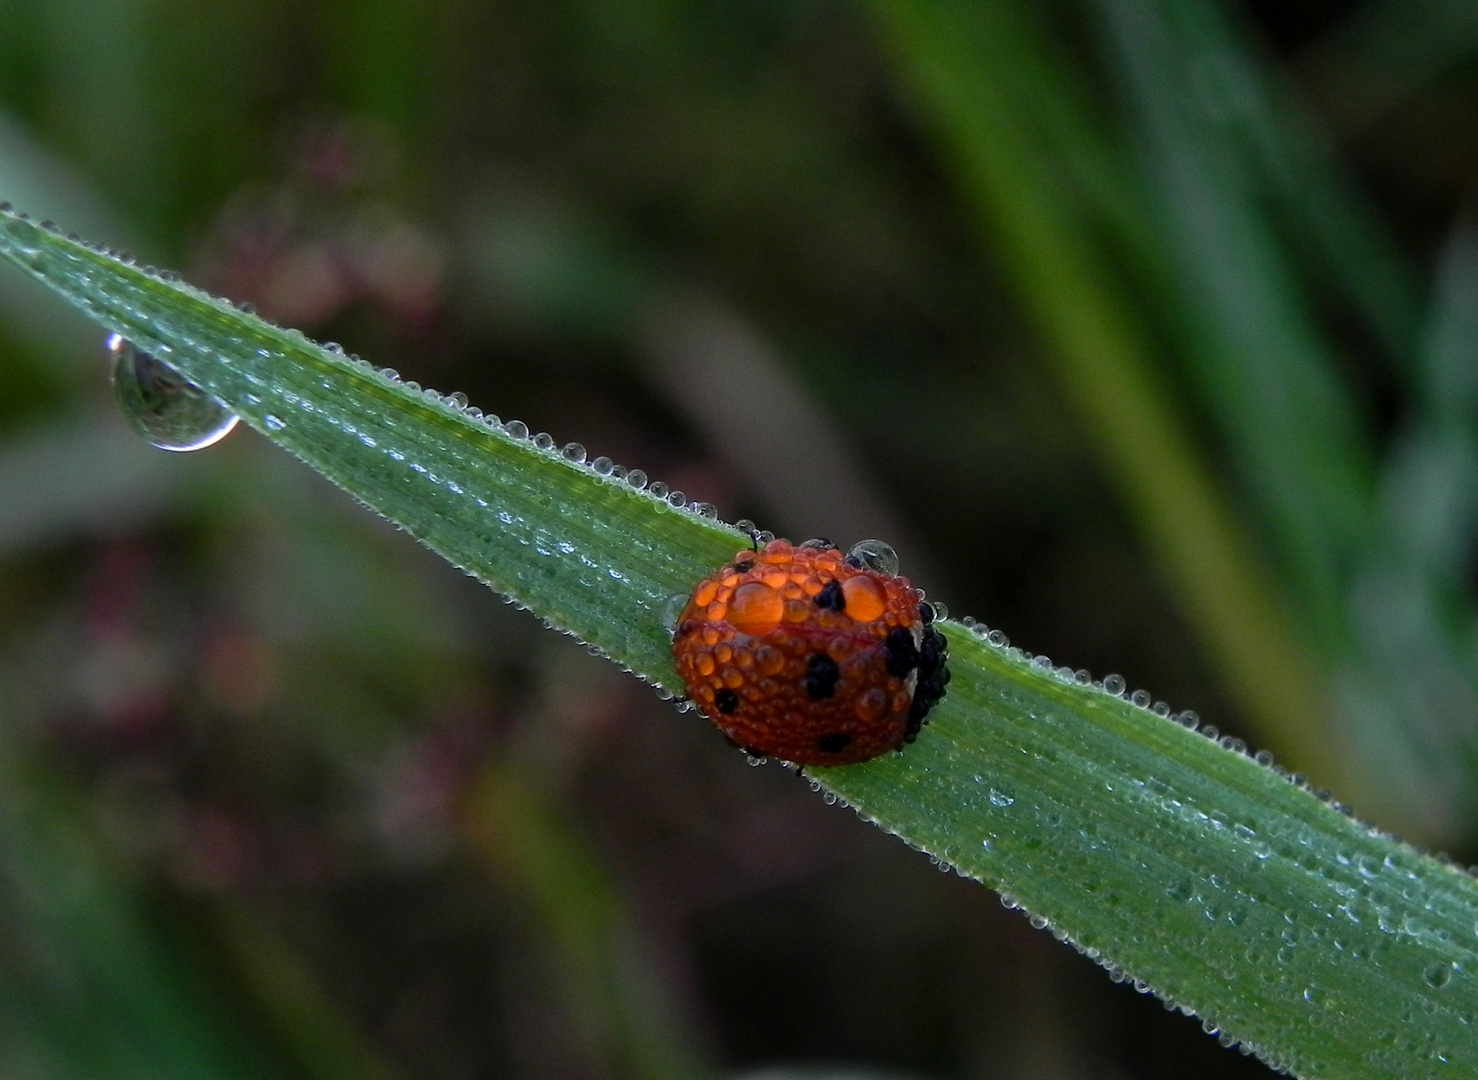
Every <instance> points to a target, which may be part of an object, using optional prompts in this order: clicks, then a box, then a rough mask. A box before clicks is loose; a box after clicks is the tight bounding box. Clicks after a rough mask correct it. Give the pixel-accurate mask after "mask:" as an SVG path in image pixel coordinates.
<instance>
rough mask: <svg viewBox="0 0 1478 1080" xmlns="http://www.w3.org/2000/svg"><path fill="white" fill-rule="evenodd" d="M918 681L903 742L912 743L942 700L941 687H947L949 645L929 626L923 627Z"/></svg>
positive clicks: (942, 692) (942, 690)
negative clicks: (931, 712) (931, 711)
mask: <svg viewBox="0 0 1478 1080" xmlns="http://www.w3.org/2000/svg"><path fill="white" fill-rule="evenodd" d="M918 655H919V665H918V666H919V678H918V682H917V683H915V684H914V690H913V704H911V705H910V706H909V708H908V730H907V731H906V732H905V733H904V735H903V741H904V742H913V741H914V739H915V738H916V737H917V736H918V734H919V729H920V728H921V727H923V726H924V724H925V722H926V721H925V719H924V718H925V717H927V716H928V715H929V710H930V709H932V708H934V706H935V704H936V703H937V702H938V701H939V699H940V698H942V697H944V688H945V687H946V686H948V685H949V667H948V666H947V662H948V660H949V642H948V641H946V640H945V637H944V635H943V634H941V633H940V632H939V631H938V630H936V629H934V627H932V626H926V627H924V639H923V641H922V642H921V643H920V645H919V650H918Z"/></svg>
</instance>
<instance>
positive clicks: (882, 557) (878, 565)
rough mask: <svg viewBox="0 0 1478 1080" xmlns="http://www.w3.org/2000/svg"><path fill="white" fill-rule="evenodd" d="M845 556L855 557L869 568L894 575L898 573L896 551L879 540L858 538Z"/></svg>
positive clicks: (890, 575)
mask: <svg viewBox="0 0 1478 1080" xmlns="http://www.w3.org/2000/svg"><path fill="white" fill-rule="evenodd" d="M847 558H849V559H855V560H857V562H858V563H860V564H861V565H862V566H865V567H867V569H869V570H876V571H877V572H878V573H880V574H887V575H888V576H889V577H894V576H896V575H897V573H898V552H896V551H894V550H893V548H892V546H891V545H889V544H885V543H883V541H881V540H859V541H857V543H855V544H853V545H852V548H851V550H850V551H848V552H847Z"/></svg>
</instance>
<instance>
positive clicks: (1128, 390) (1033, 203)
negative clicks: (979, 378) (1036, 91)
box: [873, 0, 1348, 786]
mask: <svg viewBox="0 0 1478 1080" xmlns="http://www.w3.org/2000/svg"><path fill="white" fill-rule="evenodd" d="M873 10H874V12H875V13H876V15H877V17H878V20H879V22H880V23H881V25H882V27H883V29H884V31H885V32H886V34H887V36H888V38H889V40H890V42H891V44H892V46H893V48H894V49H895V50H896V51H897V53H898V56H899V58H900V60H901V62H902V67H903V70H904V72H905V77H906V79H907V80H908V81H909V83H910V84H911V88H912V90H913V91H914V92H915V93H916V94H917V95H918V97H919V98H920V100H921V102H922V104H923V107H924V109H925V112H926V115H927V122H928V123H931V124H932V125H933V126H934V127H935V128H936V130H937V132H938V134H939V136H940V138H941V141H942V143H943V144H944V146H945V149H946V152H947V154H948V155H949V157H950V158H952V163H953V165H954V167H955V168H956V169H957V171H958V172H959V174H960V179H961V185H962V188H963V190H964V193H965V195H966V197H967V198H968V199H969V200H970V201H971V202H972V203H973V205H974V207H975V209H976V210H977V211H978V213H979V214H980V218H981V224H982V226H983V228H984V231H985V235H986V237H987V239H988V240H989V242H990V243H991V244H992V246H993V248H994V250H995V254H996V260H997V262H998V264H999V265H1000V266H1002V267H1003V268H1004V269H1005V271H1006V272H1007V273H1008V274H1009V275H1011V276H1012V277H1013V278H1014V281H1015V285H1016V288H1017V290H1018V293H1019V295H1020V297H1021V300H1022V303H1023V305H1024V306H1025V309H1026V311H1027V314H1028V315H1029V316H1030V317H1031V318H1032V319H1033V320H1034V321H1035V322H1036V324H1037V327H1038V329H1039V331H1040V333H1041V334H1042V336H1043V339H1044V340H1045V341H1046V343H1047V346H1048V348H1047V353H1048V356H1049V358H1050V359H1051V361H1052V362H1053V363H1054V364H1055V366H1056V371H1057V374H1058V377H1059V379H1060V380H1061V383H1062V385H1063V387H1064V389H1065V390H1066V392H1067V394H1068V396H1069V398H1070V399H1071V401H1072V403H1073V405H1074V406H1075V407H1076V408H1077V410H1078V412H1079V414H1080V415H1081V416H1082V417H1083V419H1084V421H1085V422H1086V423H1087V425H1088V428H1089V431H1090V432H1091V434H1092V436H1093V438H1094V439H1095V441H1096V443H1097V445H1098V447H1099V451H1100V453H1101V454H1102V456H1103V458H1104V461H1105V463H1106V465H1107V468H1108V469H1109V471H1110V472H1111V474H1112V475H1113V476H1114V477H1115V479H1116V480H1117V482H1118V483H1119V485H1120V487H1121V490H1122V491H1123V492H1124V495H1125V498H1126V499H1127V500H1128V503H1129V505H1130V508H1131V509H1132V511H1133V513H1134V515H1135V518H1136V519H1137V520H1138V521H1139V522H1140V525H1141V528H1142V529H1143V532H1144V534H1145V537H1146V539H1147V541H1148V542H1149V543H1150V545H1151V547H1152V548H1153V549H1154V550H1155V552H1156V554H1157V556H1158V558H1159V560H1160V562H1161V564H1162V566H1163V567H1164V570H1165V572H1166V574H1167V576H1168V577H1169V579H1170V581H1171V584H1172V586H1173V587H1174V589H1175V590H1176V592H1177V594H1178V595H1179V597H1180V602H1181V604H1182V606H1183V608H1184V610H1185V611H1186V613H1187V616H1188V617H1189V619H1190V621H1191V623H1192V625H1193V626H1195V627H1196V628H1197V631H1198V632H1199V634H1200V637H1201V640H1202V642H1203V645H1204V647H1205V648H1206V649H1207V651H1208V653H1209V654H1210V657H1211V660H1212V662H1213V663H1214V665H1215V666H1216V667H1217V668H1218V669H1219V671H1220V673H1221V677H1222V679H1223V680H1224V681H1225V683H1226V684H1227V686H1228V687H1229V689H1230V690H1231V691H1232V693H1233V694H1235V695H1236V698H1237V699H1238V701H1239V703H1240V704H1241V706H1242V708H1243V709H1244V710H1245V713H1246V716H1247V719H1248V722H1249V724H1250V725H1251V726H1252V727H1253V728H1254V729H1255V733H1256V737H1257V738H1258V739H1259V740H1261V741H1263V742H1265V743H1267V744H1269V745H1270V746H1272V747H1273V748H1274V749H1275V750H1277V751H1278V752H1279V753H1280V754H1282V755H1286V756H1287V757H1289V758H1290V759H1292V760H1293V761H1296V762H1297V763H1298V765H1299V767H1301V768H1303V769H1305V770H1307V771H1308V772H1309V773H1310V774H1312V775H1314V776H1316V777H1317V778H1318V779H1319V781H1320V783H1323V784H1328V785H1331V786H1342V785H1346V784H1347V783H1348V781H1347V778H1346V774H1345V766H1344V762H1343V761H1342V760H1341V759H1340V758H1339V757H1338V756H1337V754H1336V751H1335V748H1334V746H1332V745H1331V740H1329V739H1328V737H1327V734H1326V731H1325V710H1326V699H1325V692H1324V686H1323V684H1322V680H1321V677H1320V675H1319V673H1318V671H1317V668H1316V666H1315V665H1314V663H1313V662H1312V660H1311V658H1310V657H1309V656H1308V655H1307V654H1306V653H1305V651H1304V649H1303V647H1302V645H1301V644H1300V643H1299V640H1298V638H1297V637H1296V635H1295V634H1294V632H1293V630H1292V626H1291V623H1290V619H1289V616H1288V613H1287V612H1286V611H1285V610H1284V609H1283V606H1282V604H1281V603H1280V601H1279V597H1278V593H1277V591H1276V589H1275V586H1274V584H1273V582H1272V580H1271V578H1270V576H1269V575H1268V574H1267V573H1266V572H1265V571H1264V570H1263V568H1262V566H1261V564H1260V562H1259V559H1258V556H1257V554H1256V552H1255V550H1254V548H1253V545H1252V544H1251V542H1250V540H1249V539H1248V538H1247V536H1246V535H1245V534H1244V532H1243V530H1242V529H1241V527H1240V526H1239V524H1238V523H1237V521H1236V520H1235V518H1234V515H1233V514H1232V512H1231V510H1230V509H1229V506H1228V503H1227V500H1226V499H1225V497H1224V495H1223V494H1222V492H1221V491H1220V490H1219V488H1218V485H1217V484H1216V482H1215V481H1214V479H1213V478H1212V476H1211V473H1210V470H1209V469H1208V468H1207V466H1206V464H1205V462H1204V461H1203V460H1202V458H1201V455H1200V454H1199V453H1198V451H1197V449H1196V447H1195V445H1194V444H1193V442H1192V440H1191V438H1190V435H1189V433H1188V432H1187V431H1186V429H1185V428H1184V426H1183V425H1182V424H1181V423H1180V421H1179V419H1178V417H1177V414H1176V411H1175V409H1174V406H1173V404H1172V403H1171V401H1170V400H1169V396H1168V394H1167V392H1166V391H1165V389H1164V387H1163V386H1162V385H1161V383H1160V381H1159V379H1158V378H1157V376H1156V375H1155V372H1154V367H1153V363H1152V357H1153V354H1154V348H1153V346H1152V344H1151V342H1150V340H1149V336H1148V334H1147V333H1146V332H1145V331H1144V330H1143V328H1142V327H1140V326H1138V325H1136V323H1135V322H1134V320H1133V318H1132V317H1131V316H1130V314H1129V312H1130V310H1131V305H1130V303H1129V301H1128V298H1127V297H1126V296H1124V294H1123V291H1122V289H1120V288H1119V287H1117V286H1116V285H1115V283H1114V281H1113V279H1112V278H1111V276H1110V274H1109V272H1108V270H1107V269H1106V267H1105V266H1104V264H1103V262H1102V261H1101V259H1100V258H1099V256H1098V255H1097V254H1096V252H1095V251H1094V250H1093V248H1092V246H1091V242H1090V240H1089V239H1088V237H1089V236H1090V235H1091V231H1090V230H1089V229H1087V228H1085V227H1084V223H1083V222H1081V221H1079V220H1077V217H1076V215H1075V214H1074V213H1073V211H1072V210H1071V209H1070V208H1069V207H1068V206H1066V205H1065V199H1064V193H1063V191H1062V189H1061V187H1060V186H1059V185H1058V184H1057V183H1056V176H1055V175H1054V172H1053V169H1052V168H1051V163H1050V162H1049V161H1048V160H1047V159H1046V155H1045V154H1044V153H1043V152H1042V150H1041V148H1040V147H1038V146H1037V145H1034V143H1033V141H1032V140H1033V137H1034V130H1035V129H1034V125H1033V124H1032V123H1031V122H1030V117H1029V116H1028V115H1026V111H1025V109H1024V108H1019V107H1018V102H1019V101H1020V100H1021V97H1022V95H1023V94H1028V93H1030V87H1020V86H1014V85H1013V78H1012V72H1013V71H1015V70H1017V69H1018V68H1020V67H1021V66H1022V65H1023V64H1028V63H1030V60H1029V59H1021V58H1023V57H1025V58H1030V57H1032V56H1033V54H1034V52H1035V51H1036V45H1035V43H1034V42H1033V41H1032V39H1031V36H1030V33H1029V31H1027V29H1026V28H1024V27H1022V26H1021V25H1019V24H1018V23H1017V21H1016V17H1015V15H1014V12H1013V11H1012V10H1011V9H1010V7H1009V5H1006V4H1002V3H989V4H976V5H964V4H961V3H959V2H957V0H956V2H950V3H944V4H939V5H930V6H920V5H911V4H895V3H888V2H885V0H877V2H875V3H874V4H873Z"/></svg>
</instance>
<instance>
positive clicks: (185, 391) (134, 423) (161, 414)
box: [108, 334, 237, 451]
mask: <svg viewBox="0 0 1478 1080" xmlns="http://www.w3.org/2000/svg"><path fill="white" fill-rule="evenodd" d="M108 351H109V352H110V353H111V354H112V357H113V393H114V395H115V396H116V397H117V399H118V405H119V407H120V408H121V409H122V410H123V415H124V418H125V419H127V420H128V425H129V427H131V428H133V429H134V430H135V431H137V432H138V433H139V434H140V435H142V436H143V437H144V438H146V439H148V440H149V442H151V443H153V444H154V445H155V446H157V447H159V448H160V449H161V450H176V451H186V450H203V449H204V448H205V447H207V446H213V445H215V444H216V443H218V442H220V441H221V440H222V439H224V438H225V437H226V436H227V435H229V434H231V429H232V428H234V427H235V426H236V419H237V418H236V414H235V413H233V412H231V410H229V409H227V408H226V407H225V406H224V405H222V404H221V403H220V402H219V401H217V400H216V399H215V398H213V397H211V396H210V395H209V394H207V393H206V392H205V391H204V390H202V389H200V387H198V386H196V385H195V384H194V383H191V382H187V381H186V380H185V378H184V377H183V376H182V375H180V373H179V372H177V371H175V370H174V368H172V367H170V366H169V365H168V364H165V363H162V362H160V361H159V360H156V359H155V358H154V357H153V356H151V355H150V354H149V353H146V352H142V351H140V350H139V349H137V348H135V347H134V345H133V343H132V342H130V341H128V340H127V339H126V338H124V337H122V336H121V335H119V334H110V335H109V336H108Z"/></svg>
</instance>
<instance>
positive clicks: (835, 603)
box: [816, 578, 847, 612]
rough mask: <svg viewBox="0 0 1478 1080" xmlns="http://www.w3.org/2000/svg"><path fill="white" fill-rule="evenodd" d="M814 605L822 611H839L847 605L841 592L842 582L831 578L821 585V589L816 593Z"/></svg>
mask: <svg viewBox="0 0 1478 1080" xmlns="http://www.w3.org/2000/svg"><path fill="white" fill-rule="evenodd" d="M816 606H817V607H819V608H821V609H823V610H824V611H838V612H839V611H841V610H842V609H843V608H845V607H846V606H847V598H846V596H844V595H843V594H842V583H841V582H840V581H837V580H836V579H835V578H833V579H832V580H831V581H828V582H827V583H826V584H825V585H823V586H821V591H820V592H819V593H817V594H816Z"/></svg>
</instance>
